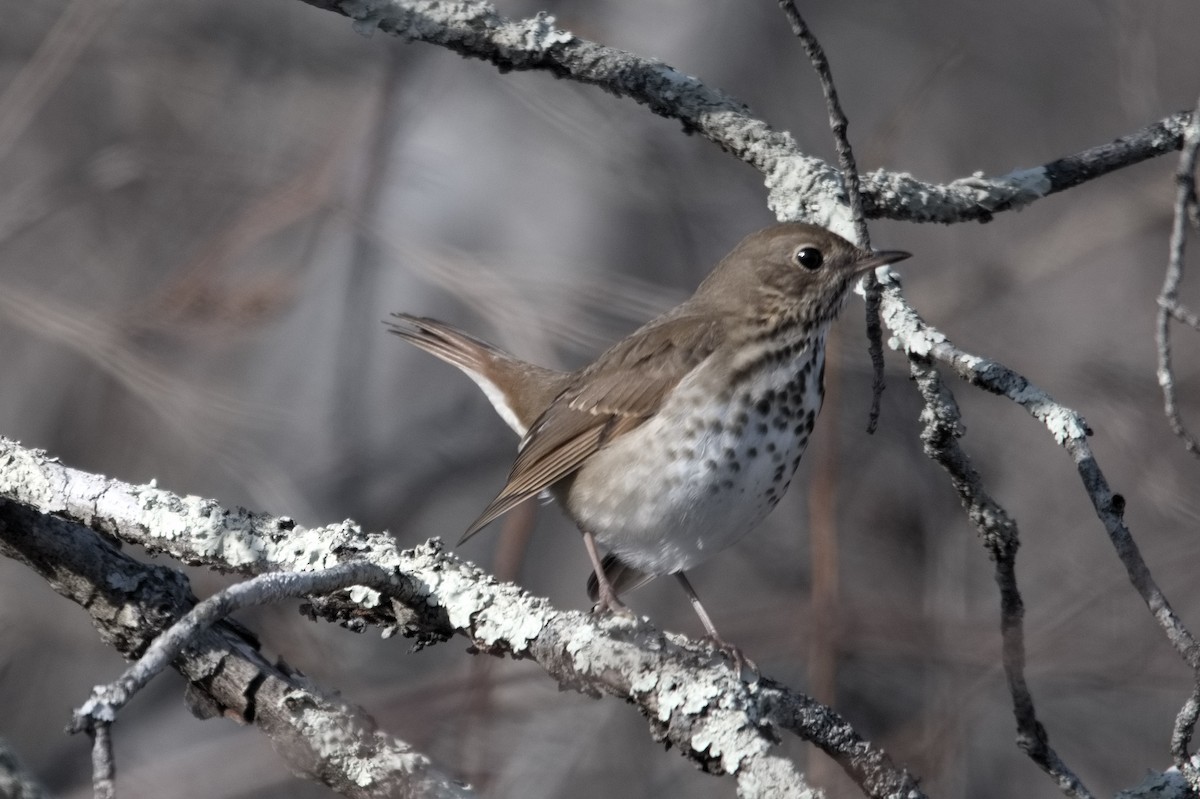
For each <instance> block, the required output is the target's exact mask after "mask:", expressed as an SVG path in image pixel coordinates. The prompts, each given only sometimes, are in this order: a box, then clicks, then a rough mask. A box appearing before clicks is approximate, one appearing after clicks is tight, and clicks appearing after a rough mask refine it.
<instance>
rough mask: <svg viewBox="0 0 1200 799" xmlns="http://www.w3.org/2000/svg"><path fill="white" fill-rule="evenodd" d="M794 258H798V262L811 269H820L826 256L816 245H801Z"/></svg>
mask: <svg viewBox="0 0 1200 799" xmlns="http://www.w3.org/2000/svg"><path fill="white" fill-rule="evenodd" d="M792 258H794V259H795V260H796V263H798V264H800V265H801V266H803V267H804V268H805V269H807V270H809V271H815V270H817V269H820V268H821V264H822V263H824V262H825V256H824V255H822V254H821V251H820V250H818V249H817V248H816V247H807V246H805V247H801V248H800V249H798V250H796V253H795V255H793V256H792Z"/></svg>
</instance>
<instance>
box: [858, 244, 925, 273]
mask: <svg viewBox="0 0 1200 799" xmlns="http://www.w3.org/2000/svg"><path fill="white" fill-rule="evenodd" d="M905 258H912V253H911V252H905V251H904V250H876V251H875V252H873V253H871V254H870V255H868V256H867V257H866V258H864V259H862V260H861V261H859V262H858V263H857V264H856V265H855V267H854V271H855V273H856V274H860V275H861V274H863V273H865V272H869V271H870V270H872V269H876V268H878V267H881V266H883V265H884V264H894V263H897V262H899V261H903V260H904V259H905Z"/></svg>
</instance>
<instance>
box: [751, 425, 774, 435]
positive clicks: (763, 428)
mask: <svg viewBox="0 0 1200 799" xmlns="http://www.w3.org/2000/svg"><path fill="white" fill-rule="evenodd" d="M755 429H756V430H758V434H759V435H760V436H765V435H766V434H767V433H769V432H770V431H771V428H769V427H767V423H766V422H759V423H758V425H757V426H756V427H755Z"/></svg>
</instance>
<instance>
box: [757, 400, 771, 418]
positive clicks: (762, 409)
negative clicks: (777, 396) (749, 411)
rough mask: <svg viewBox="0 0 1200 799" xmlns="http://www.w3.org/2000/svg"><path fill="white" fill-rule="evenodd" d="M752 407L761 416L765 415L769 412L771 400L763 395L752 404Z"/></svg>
mask: <svg viewBox="0 0 1200 799" xmlns="http://www.w3.org/2000/svg"><path fill="white" fill-rule="evenodd" d="M754 408H755V410H757V411H758V412H759V413H761V414H762V415H763V416H766V415H767V414H768V413H770V412H771V401H770V400H769V399H767V398H766V397H763V398H762V399H760V400H759V401H758V402H757V403H756V404H755V405H754Z"/></svg>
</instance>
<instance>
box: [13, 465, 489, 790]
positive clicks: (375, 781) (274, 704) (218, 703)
mask: <svg viewBox="0 0 1200 799" xmlns="http://www.w3.org/2000/svg"><path fill="white" fill-rule="evenodd" d="M4 443H5V444H7V442H4ZM16 460H17V459H14V458H13V457H12V452H11V451H10V450H8V449H7V448H5V449H4V451H3V453H0V482H2V481H4V480H6V479H7V478H11V477H14V476H16V475H21V476H22V478H23V479H25V480H33V481H39V480H40V479H41V478H40V477H39V476H38V474H36V473H33V472H29V471H27V470H24V469H21V468H19V467H18V466H17V465H16V463H15V461H16ZM59 468H61V467H59ZM42 477H52V475H50V474H43V475H42ZM41 487H42V489H47V488H49V484H48V483H46V482H43V483H42V485H41ZM4 493H5V496H6V497H8V498H9V499H11V495H10V494H9V492H8V491H5V492H4ZM176 532H179V529H178V528H177V530H176ZM0 554H4V555H6V556H8V557H11V558H16V559H17V560H19V561H21V562H23V563H25V564H27V565H28V566H30V568H32V569H33V570H34V571H36V572H37V573H38V574H40V575H41V576H42V577H43V578H45V579H46V580H47V582H48V583H49V584H50V586H51V588H53V589H54V590H55V591H57V592H58V593H59V594H62V595H63V596H65V597H67V598H68V599H70V600H72V601H74V602H76V603H78V604H79V605H81V606H82V607H83V608H84V609H86V610H87V612H88V614H89V615H90V616H91V617H92V622H93V624H95V626H96V629H97V630H98V631H99V633H100V637H101V639H102V640H103V641H104V642H105V643H107V644H108V645H110V646H112V647H113V648H114V649H116V650H117V651H118V652H120V653H121V654H122V655H124V656H125V657H127V658H134V657H137V656H138V655H140V654H141V653H143V652H144V651H145V650H146V648H147V647H148V646H149V645H150V643H151V642H152V641H153V640H154V639H155V637H156V636H158V635H160V634H161V633H162V632H163V631H165V630H166V629H167V628H168V627H169V626H170V625H171V624H172V623H174V622H175V621H176V620H178V619H179V618H181V617H182V616H183V615H184V614H185V613H187V612H188V610H190V609H191V608H192V606H193V605H194V604H195V598H194V597H193V596H192V594H191V591H190V590H189V588H188V583H187V579H186V578H185V577H184V576H183V575H182V574H181V573H180V572H178V571H176V570H174V569H169V568H166V567H164V566H157V565H146V564H142V563H138V562H137V561H135V560H133V559H132V558H130V557H129V556H128V555H126V554H124V553H123V552H121V551H119V550H117V549H116V548H114V547H113V546H111V545H110V544H108V543H107V542H106V541H105V540H104V539H103V538H102V537H101V536H100V535H97V533H96V532H94V531H93V530H90V529H88V528H87V527H86V526H84V525H80V524H78V523H77V522H69V521H65V520H63V519H59V518H54V517H52V516H47V515H43V514H42V513H40V512H38V511H35V510H33V509H31V508H29V507H26V506H24V505H21V504H17V503H15V502H11V501H6V500H3V499H0ZM173 665H174V667H175V668H176V669H177V670H178V671H179V672H180V673H181V674H182V675H183V676H184V677H185V678H187V679H188V680H189V681H190V683H189V686H188V705H189V707H190V709H191V710H192V713H194V714H195V715H196V716H198V717H199V718H214V717H217V716H225V717H228V718H232V719H236V720H237V721H239V722H241V723H244V724H254V725H256V726H258V727H259V728H260V729H262V731H263V732H265V733H266V734H267V735H268V736H269V737H270V738H271V739H272V741H273V743H274V744H275V748H276V751H278V752H279V753H280V754H281V756H283V757H284V758H285V760H286V761H287V762H288V764H289V765H290V766H291V767H292V768H293V769H294V770H295V771H297V772H298V773H300V774H303V775H304V776H306V777H308V778H309V779H312V780H314V781H316V782H320V783H322V784H324V785H327V786H329V787H330V788H332V789H333V790H335V791H337V792H338V793H340V794H342V795H343V796H348V797H359V798H361V799H382V798H383V797H395V796H402V797H414V799H415V798H416V797H428V798H430V799H432V797H438V798H439V799H460V798H461V797H465V796H468V795H471V793H470V791H469V790H467V789H466V788H465V787H464V786H463V785H461V784H460V783H458V782H457V781H455V780H453V779H451V778H449V777H447V776H445V775H443V774H442V773H441V772H440V771H438V770H437V769H436V768H435V767H434V766H433V765H432V764H431V763H430V762H429V760H428V758H426V757H425V756H423V755H421V754H420V753H418V752H415V751H414V750H413V749H412V748H411V747H409V746H408V745H407V744H405V743H403V742H402V741H399V740H397V739H396V738H394V737H392V736H390V735H387V734H385V733H383V732H381V731H379V730H378V729H376V727H375V723H374V721H373V720H372V719H371V718H370V716H368V715H367V714H366V713H365V712H364V711H363V710H362V709H361V708H357V707H354V706H352V705H348V704H346V703H344V702H342V701H341V700H338V699H334V698H332V697H329V696H326V695H324V694H322V693H321V692H320V691H319V690H318V689H317V688H316V687H315V686H313V685H312V684H311V682H310V681H309V680H307V679H306V678H305V677H304V675H303V674H301V673H300V672H298V671H296V670H295V669H292V668H291V667H289V666H287V665H286V664H284V663H282V662H280V663H271V662H269V661H267V660H266V659H265V658H264V657H263V655H262V654H261V653H260V652H259V651H258V642H257V641H256V640H254V639H253V637H252V636H250V635H249V633H247V632H246V631H245V630H244V629H242V628H240V627H239V626H237V625H235V624H232V623H230V622H221V623H219V624H217V625H216V626H214V627H212V628H211V629H209V630H208V631H207V632H203V633H201V634H199V635H198V636H197V637H195V638H194V639H193V640H192V641H191V643H190V645H189V646H188V647H186V648H185V649H184V650H183V652H182V654H181V655H179V656H178V657H177V658H175V660H174V664H173ZM106 734H107V728H105V730H104V731H102V732H101V733H100V736H101V737H100V738H99V739H98V740H97V742H96V744H97V745H96V747H94V750H93V751H94V752H96V751H99V752H102V751H103V749H104V740H103V736H105V735H106ZM105 768H106V767H104V766H103V765H102V766H101V768H100V769H97V773H98V774H100V773H102V772H103V770H104V769H105Z"/></svg>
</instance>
